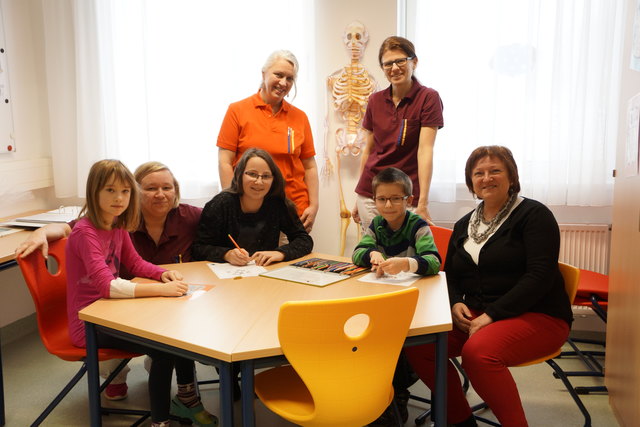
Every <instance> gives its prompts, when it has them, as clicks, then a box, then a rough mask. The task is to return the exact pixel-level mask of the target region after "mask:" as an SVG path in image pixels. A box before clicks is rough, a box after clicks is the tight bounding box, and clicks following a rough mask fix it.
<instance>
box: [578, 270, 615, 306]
mask: <svg viewBox="0 0 640 427" xmlns="http://www.w3.org/2000/svg"><path fill="white" fill-rule="evenodd" d="M593 294H595V295H597V296H598V297H600V299H603V300H605V301H606V300H608V299H609V276H607V275H605V274H600V273H596V272H595V271H589V270H582V269H580V283H579V284H578V293H577V297H580V298H586V299H589V298H590V297H591V295H593Z"/></svg>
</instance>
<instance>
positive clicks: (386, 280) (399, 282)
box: [358, 271, 422, 286]
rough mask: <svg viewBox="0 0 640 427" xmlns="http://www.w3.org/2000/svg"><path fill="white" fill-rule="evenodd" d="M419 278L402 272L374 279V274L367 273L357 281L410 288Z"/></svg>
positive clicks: (417, 275)
mask: <svg viewBox="0 0 640 427" xmlns="http://www.w3.org/2000/svg"><path fill="white" fill-rule="evenodd" d="M420 277H422V276H420V275H419V274H415V273H409V272H406V271H403V272H402V273H398V274H394V275H389V274H385V275H384V276H382V277H376V273H373V272H371V273H367V274H365V275H364V276H362V277H360V278H359V279H358V280H359V281H360V282H367V283H382V284H385V285H396V286H411V285H412V284H413V282H415V281H416V280H418V279H419V278H420Z"/></svg>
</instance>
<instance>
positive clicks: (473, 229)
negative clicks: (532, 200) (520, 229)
mask: <svg viewBox="0 0 640 427" xmlns="http://www.w3.org/2000/svg"><path fill="white" fill-rule="evenodd" d="M516 198H517V194H516V193H513V194H512V195H511V197H509V200H507V203H505V204H504V206H502V208H500V211H499V212H498V213H497V215H496V216H494V217H493V219H492V220H491V221H488V222H487V221H485V220H484V202H482V203H480V204H479V205H478V207H477V208H476V211H475V216H474V217H473V218H472V219H471V224H470V233H469V235H470V237H471V238H472V239H473V241H474V242H476V243H478V244H480V243H482V242H484V241H485V240H487V238H488V237H489V236H490V235H491V234H492V233H493V232H494V231H495V230H496V228H498V224H500V223H501V222H502V220H503V219H504V218H505V217H506V216H507V214H508V213H509V211H511V208H512V207H513V205H514V203H515V202H516ZM480 221H482V223H483V224H485V225H487V229H486V230H484V231H483V232H482V233H478V227H479V226H480Z"/></svg>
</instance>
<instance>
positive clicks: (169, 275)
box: [161, 270, 183, 283]
mask: <svg viewBox="0 0 640 427" xmlns="http://www.w3.org/2000/svg"><path fill="white" fill-rule="evenodd" d="M161 279H162V281H163V282H165V283H166V282H173V281H175V280H182V279H183V277H182V274H181V273H180V272H179V271H175V270H167V271H165V272H164V273H162V277H161Z"/></svg>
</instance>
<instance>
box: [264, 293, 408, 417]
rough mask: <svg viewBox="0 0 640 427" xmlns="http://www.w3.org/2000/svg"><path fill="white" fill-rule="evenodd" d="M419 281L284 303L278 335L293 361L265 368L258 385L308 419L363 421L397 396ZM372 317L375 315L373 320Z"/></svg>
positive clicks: (268, 399) (279, 408) (269, 398)
mask: <svg viewBox="0 0 640 427" xmlns="http://www.w3.org/2000/svg"><path fill="white" fill-rule="evenodd" d="M417 301H418V289H417V288H408V289H403V290H401V291H396V292H390V293H385V294H378V295H372V296H366V297H357V298H346V299H338V300H326V301H292V302H286V303H284V304H283V305H282V307H281V308H280V315H279V318H278V337H279V339H280V346H281V347H282V351H283V353H284V355H285V356H286V358H287V359H288V361H289V363H290V364H291V365H287V366H280V367H277V368H272V369H269V370H267V371H263V372H261V373H259V374H257V375H256V377H255V391H256V394H257V395H258V397H259V398H260V400H261V401H262V402H263V403H264V404H265V405H266V406H267V408H269V409H270V410H272V411H273V412H275V413H276V414H278V415H280V416H281V417H283V418H285V419H287V420H288V421H290V422H293V423H295V424H298V425H302V426H331V427H336V426H362V425H367V424H369V423H370V422H372V421H374V420H375V419H376V418H378V417H379V416H380V415H381V414H382V413H383V412H384V410H385V409H386V408H387V406H389V404H390V403H391V401H392V400H393V386H392V384H391V382H392V379H393V373H394V370H395V367H396V362H397V361H398V355H399V354H400V350H401V348H402V345H403V343H404V340H405V338H406V336H407V332H408V330H409V326H410V325H411V320H412V319H413V313H414V311H415V307H416V303H417ZM367 320H368V323H367Z"/></svg>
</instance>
